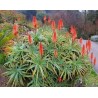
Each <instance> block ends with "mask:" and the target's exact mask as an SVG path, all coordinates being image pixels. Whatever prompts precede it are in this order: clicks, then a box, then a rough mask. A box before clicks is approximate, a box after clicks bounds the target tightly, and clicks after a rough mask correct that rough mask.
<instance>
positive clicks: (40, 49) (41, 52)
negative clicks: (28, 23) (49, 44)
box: [39, 42, 44, 56]
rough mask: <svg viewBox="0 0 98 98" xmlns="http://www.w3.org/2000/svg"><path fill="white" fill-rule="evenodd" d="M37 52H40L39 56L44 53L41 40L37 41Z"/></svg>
mask: <svg viewBox="0 0 98 98" xmlns="http://www.w3.org/2000/svg"><path fill="white" fill-rule="evenodd" d="M39 53H40V56H42V55H43V54H44V50H43V45H42V43H41V42H40V43H39Z"/></svg>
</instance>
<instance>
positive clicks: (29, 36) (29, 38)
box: [28, 34, 33, 44]
mask: <svg viewBox="0 0 98 98" xmlns="http://www.w3.org/2000/svg"><path fill="white" fill-rule="evenodd" d="M28 41H29V44H32V43H33V42H32V37H31V35H30V34H28Z"/></svg>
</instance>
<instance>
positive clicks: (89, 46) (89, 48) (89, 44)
mask: <svg viewBox="0 0 98 98" xmlns="http://www.w3.org/2000/svg"><path fill="white" fill-rule="evenodd" d="M91 47H92V46H91V41H90V40H88V51H90V50H91Z"/></svg>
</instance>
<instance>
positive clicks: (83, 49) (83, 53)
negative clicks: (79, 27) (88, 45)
mask: <svg viewBox="0 0 98 98" xmlns="http://www.w3.org/2000/svg"><path fill="white" fill-rule="evenodd" d="M85 54H86V50H85V45H83V46H82V50H81V55H82V56H84V55H85Z"/></svg>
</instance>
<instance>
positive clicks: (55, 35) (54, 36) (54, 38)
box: [52, 31, 57, 43]
mask: <svg viewBox="0 0 98 98" xmlns="http://www.w3.org/2000/svg"><path fill="white" fill-rule="evenodd" d="M52 41H53V42H54V43H56V41H57V34H56V32H55V31H54V32H53V35H52Z"/></svg>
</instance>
